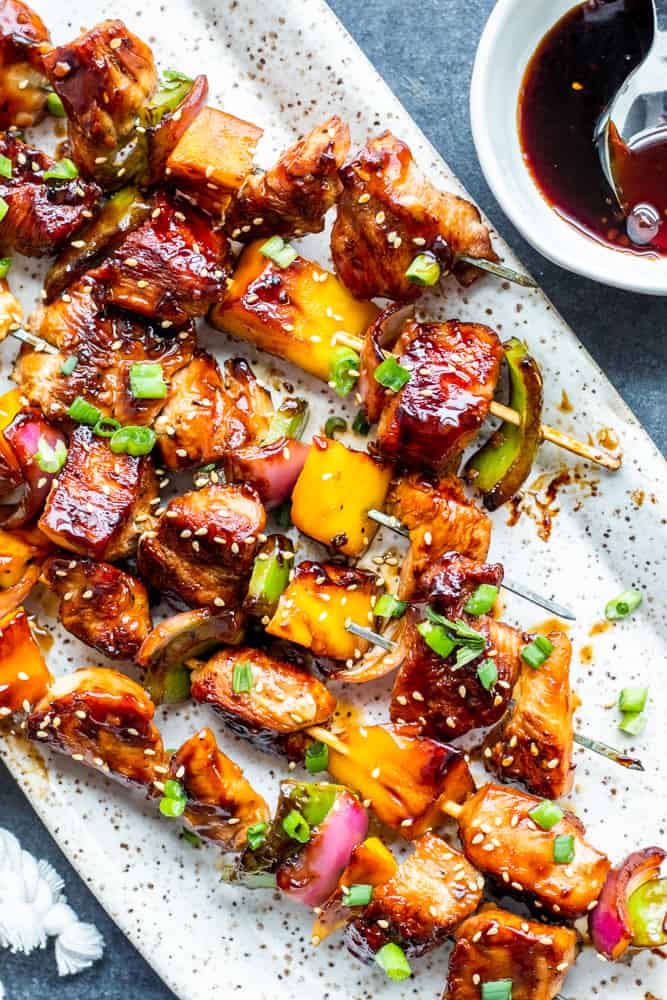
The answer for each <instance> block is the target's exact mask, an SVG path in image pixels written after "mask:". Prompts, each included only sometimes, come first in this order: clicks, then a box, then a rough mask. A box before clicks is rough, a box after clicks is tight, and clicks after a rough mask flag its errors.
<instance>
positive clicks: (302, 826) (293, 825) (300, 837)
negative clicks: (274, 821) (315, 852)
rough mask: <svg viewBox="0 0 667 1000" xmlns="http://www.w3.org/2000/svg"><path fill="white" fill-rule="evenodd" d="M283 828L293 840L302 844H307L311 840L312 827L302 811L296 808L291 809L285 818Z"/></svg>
mask: <svg viewBox="0 0 667 1000" xmlns="http://www.w3.org/2000/svg"><path fill="white" fill-rule="evenodd" d="M283 830H284V831H285V833H286V834H287V836H288V837H291V839H292V840H296V841H298V842H299V843H300V844H307V843H308V841H309V840H310V827H309V826H308V824H307V823H306V821H305V819H304V818H303V816H302V815H301V813H300V812H297V811H296V809H292V810H290V812H288V813H287V816H285V819H284V820H283Z"/></svg>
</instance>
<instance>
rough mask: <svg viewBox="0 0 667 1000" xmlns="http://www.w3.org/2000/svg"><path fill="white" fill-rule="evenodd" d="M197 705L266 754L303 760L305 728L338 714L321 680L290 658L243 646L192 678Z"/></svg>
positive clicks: (217, 658) (218, 655)
mask: <svg viewBox="0 0 667 1000" xmlns="http://www.w3.org/2000/svg"><path fill="white" fill-rule="evenodd" d="M191 694H192V697H193V699H194V700H195V701H199V702H203V703H205V704H207V705H211V707H212V708H214V709H215V711H216V712H217V713H218V714H219V715H220V716H222V718H223V720H224V721H225V723H226V725H228V726H229V728H230V729H231V730H232V731H233V732H234V733H236V734H237V736H242V737H244V738H245V739H248V740H250V742H251V743H255V744H256V745H257V746H259V747H260V749H262V750H270V751H273V752H274V753H285V754H286V755H287V757H288V758H289V759H290V760H303V754H304V750H305V747H306V745H307V743H308V740H307V739H305V734H304V735H302V733H303V730H304V729H306V728H307V727H308V726H319V725H321V724H322V723H323V722H326V721H327V720H328V719H329V718H331V716H332V715H333V713H334V709H335V708H336V699H335V698H334V697H333V695H332V694H330V693H329V692H328V691H327V689H326V687H325V686H324V684H323V683H322V682H321V681H319V680H317V678H315V677H313V676H311V675H310V674H307V673H305V672H304V671H303V670H299V669H298V668H297V667H295V666H293V665H292V664H291V663H287V662H286V661H285V660H279V659H276V658H275V657H273V656H267V655H266V654H265V653H262V652H260V651H259V650H256V649H250V648H249V647H246V646H241V647H240V648H237V649H225V650H222V651H221V652H219V653H216V654H215V655H214V656H213V657H212V658H211V659H210V660H208V661H207V662H206V663H203V664H202V665H201V666H200V667H199V668H198V669H197V670H195V671H194V672H193V674H192V686H191Z"/></svg>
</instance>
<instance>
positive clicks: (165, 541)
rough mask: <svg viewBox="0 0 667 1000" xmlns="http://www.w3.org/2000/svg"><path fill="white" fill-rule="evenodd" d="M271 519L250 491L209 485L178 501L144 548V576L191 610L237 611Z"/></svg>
mask: <svg viewBox="0 0 667 1000" xmlns="http://www.w3.org/2000/svg"><path fill="white" fill-rule="evenodd" d="M265 524H266V514H265V512H264V508H263V507H262V505H261V503H260V502H259V499H258V497H257V494H256V493H255V491H254V490H253V489H251V488H250V487H249V486H206V487H204V489H201V490H199V491H193V492H190V493H184V494H183V495H182V496H180V497H175V499H173V500H172V501H171V502H170V503H169V504H168V505H167V509H166V511H165V512H164V514H163V515H162V516H161V518H160V520H159V522H158V524H157V530H156V531H149V532H147V533H146V534H144V535H143V536H142V538H141V542H140V544H139V555H138V566H139V572H140V574H141V575H142V576H143V577H144V578H145V579H146V580H147V581H148V582H149V583H150V584H152V585H153V586H154V587H156V588H157V589H158V590H160V591H164V593H165V594H168V595H169V596H171V597H175V598H177V599H179V600H181V601H183V602H185V604H188V605H190V607H208V608H212V609H214V608H222V607H237V606H239V605H240V604H241V603H242V601H243V598H244V597H245V591H246V588H247V583H248V579H249V577H250V573H251V571H252V564H253V560H254V558H255V552H256V549H257V536H258V535H260V534H261V533H262V532H263V531H264V527H265Z"/></svg>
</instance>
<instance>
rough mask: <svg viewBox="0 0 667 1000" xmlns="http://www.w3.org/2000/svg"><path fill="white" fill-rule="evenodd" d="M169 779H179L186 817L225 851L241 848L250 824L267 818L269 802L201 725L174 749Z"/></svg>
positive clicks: (208, 730) (245, 840) (200, 833)
mask: <svg viewBox="0 0 667 1000" xmlns="http://www.w3.org/2000/svg"><path fill="white" fill-rule="evenodd" d="M169 777H170V778H171V779H172V780H174V781H178V782H180V784H181V785H182V786H183V789H184V790H185V794H186V795H187V797H188V804H187V806H186V809H185V812H184V813H183V818H184V819H185V820H187V822H188V824H189V826H191V827H192V829H193V830H196V832H197V833H198V834H199V835H200V836H201V837H205V838H206V839H207V840H214V841H215V842H216V843H217V844H218V845H219V846H220V847H221V848H222V850H223V851H240V850H242V849H243V848H244V847H245V846H246V843H247V839H248V827H251V826H253V825H254V824H255V823H267V822H268V820H269V807H268V806H267V804H266V802H265V801H264V799H263V798H262V796H261V795H259V794H258V793H257V792H256V791H255V790H254V788H253V787H252V786H251V785H250V783H249V782H248V781H247V780H246V778H245V777H244V776H243V771H242V770H241V768H240V767H239V766H238V764H235V763H234V761H233V760H231V759H230V758H229V757H228V756H227V755H226V754H224V753H223V752H222V750H220V749H219V747H218V745H217V743H216V740H215V736H214V735H213V733H212V732H211V730H210V729H200V730H199V732H198V733H195V734H194V736H191V737H190V739H189V740H186V741H185V743H184V744H183V746H182V747H180V749H178V750H177V751H176V753H175V754H174V756H173V757H172V759H171V768H170V772H169Z"/></svg>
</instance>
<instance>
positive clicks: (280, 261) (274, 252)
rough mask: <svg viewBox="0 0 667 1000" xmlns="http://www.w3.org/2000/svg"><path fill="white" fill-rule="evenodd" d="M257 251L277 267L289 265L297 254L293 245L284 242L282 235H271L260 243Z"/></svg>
mask: <svg viewBox="0 0 667 1000" xmlns="http://www.w3.org/2000/svg"><path fill="white" fill-rule="evenodd" d="M259 252H260V253H261V254H264V256H265V257H268V258H269V260H272V261H273V263H274V264H277V265H278V267H289V266H290V264H292V263H293V262H294V261H295V260H296V259H297V257H298V256H299V255H298V253H297V252H296V250H295V249H294V247H293V246H292V245H291V244H290V243H286V242H285V240H284V239H283V238H282V236H272V237H271V239H269V240H267V241H266V243H263V244H262V245H261V247H260V248H259Z"/></svg>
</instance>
